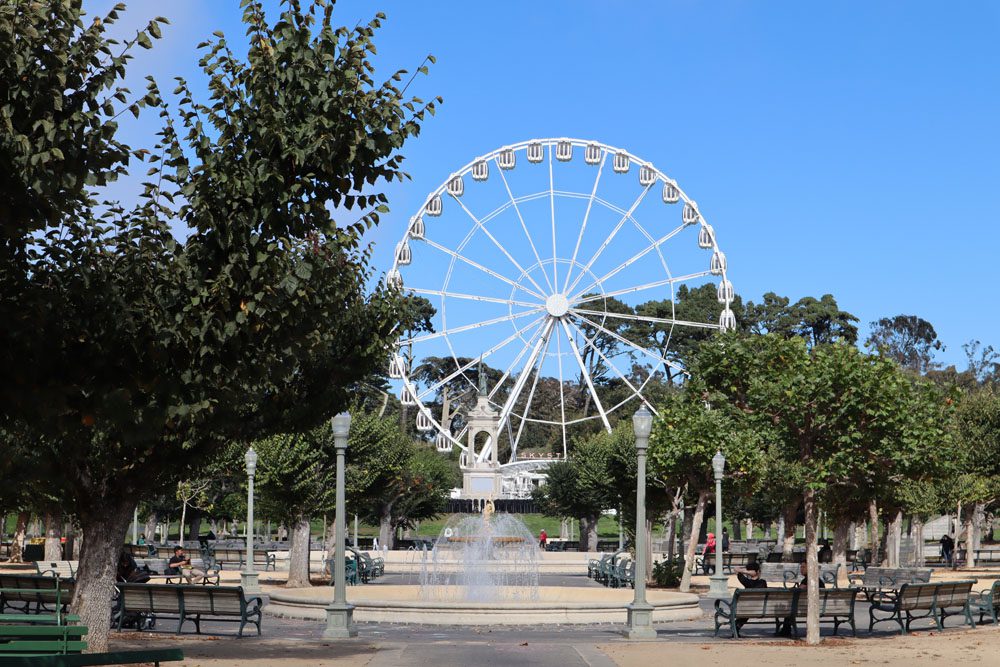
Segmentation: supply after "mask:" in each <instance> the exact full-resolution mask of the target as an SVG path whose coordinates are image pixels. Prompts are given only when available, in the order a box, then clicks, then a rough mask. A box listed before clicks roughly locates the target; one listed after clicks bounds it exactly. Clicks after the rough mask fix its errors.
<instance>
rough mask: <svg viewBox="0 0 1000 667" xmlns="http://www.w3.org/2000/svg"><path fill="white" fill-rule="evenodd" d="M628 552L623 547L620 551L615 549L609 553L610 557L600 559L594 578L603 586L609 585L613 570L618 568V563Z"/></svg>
mask: <svg viewBox="0 0 1000 667" xmlns="http://www.w3.org/2000/svg"><path fill="white" fill-rule="evenodd" d="M628 555H629V552H628V551H627V550H625V549H622V550H621V551H616V552H614V553H613V554H611V557H610V558H609V559H607V560H604V559H603V558H602V559H601V563H600V569H599V570H598V572H597V576H596V577H594V579H595V580H596V581H598V582H600V583H602V584H604V585H605V586H611V577H612V576H613V575H614V573H615V571H616V570H617V569H618V564H619V562H620V561H622V560H625V558H626V557H628Z"/></svg>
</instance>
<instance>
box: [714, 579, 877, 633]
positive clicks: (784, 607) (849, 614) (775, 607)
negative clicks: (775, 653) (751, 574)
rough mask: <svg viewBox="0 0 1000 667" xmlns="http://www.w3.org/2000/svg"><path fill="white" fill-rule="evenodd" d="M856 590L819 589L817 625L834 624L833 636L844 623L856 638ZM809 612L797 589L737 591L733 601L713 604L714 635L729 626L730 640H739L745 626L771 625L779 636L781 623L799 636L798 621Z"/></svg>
mask: <svg viewBox="0 0 1000 667" xmlns="http://www.w3.org/2000/svg"><path fill="white" fill-rule="evenodd" d="M857 596H858V590H857V589H854V588H821V589H820V590H819V605H820V606H819V619H820V622H823V621H830V622H833V634H837V631H838V630H839V628H840V626H841V625H843V624H844V623H847V624H849V625H850V626H851V631H852V632H853V633H854V635H855V636H856V635H857V629H856V628H855V626H854V605H855V601H856V600H857ZM807 612H808V605H807V596H806V592H805V591H804V590H802V589H799V588H740V589H737V590H736V591H734V592H733V598H732V600H716V602H715V635H716V636H718V634H719V629H720V628H722V626H723V625H728V626H729V629H730V632H732V637H733V638H734V639H735V638H738V637H740V628H741V627H742V626H743V625H745V624H748V623H752V624H756V623H768V624H770V623H774V631H775V633H777V632H778V630H779V628H780V625H781V622H782V621H785V620H787V621H788V622H789V623H790V625H791V632H792V636H793V637H794V636H797V634H798V622H797V619H800V618H805V617H806V614H807Z"/></svg>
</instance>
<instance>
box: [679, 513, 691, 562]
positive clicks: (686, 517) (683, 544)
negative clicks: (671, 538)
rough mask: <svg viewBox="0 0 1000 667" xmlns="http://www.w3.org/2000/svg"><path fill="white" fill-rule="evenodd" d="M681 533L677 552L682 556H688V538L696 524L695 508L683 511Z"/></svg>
mask: <svg viewBox="0 0 1000 667" xmlns="http://www.w3.org/2000/svg"><path fill="white" fill-rule="evenodd" d="M682 512H683V514H682V516H683V518H682V519H681V532H680V536H679V539H678V542H679V544H678V548H677V552H678V553H679V554H681V555H685V554H687V538H688V535H690V534H691V526H692V525H693V524H694V508H693V507H685V508H684V509H683V510H682Z"/></svg>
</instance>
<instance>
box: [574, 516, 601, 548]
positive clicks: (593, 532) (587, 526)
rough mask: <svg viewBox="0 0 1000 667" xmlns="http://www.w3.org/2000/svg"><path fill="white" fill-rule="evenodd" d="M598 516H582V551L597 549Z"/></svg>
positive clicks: (580, 519)
mask: <svg viewBox="0 0 1000 667" xmlns="http://www.w3.org/2000/svg"><path fill="white" fill-rule="evenodd" d="M600 518H601V517H600V515H597V516H581V517H580V518H579V521H580V551H582V552H590V551H597V522H598V521H599V520H600Z"/></svg>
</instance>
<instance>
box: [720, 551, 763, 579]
mask: <svg viewBox="0 0 1000 667" xmlns="http://www.w3.org/2000/svg"><path fill="white" fill-rule="evenodd" d="M756 562H757V553H756V552H752V551H737V552H724V553H723V554H722V571H723V572H725V573H726V574H732V573H733V572H734V571H735V569H736V568H739V567H746V566H747V565H750V564H751V563H756Z"/></svg>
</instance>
